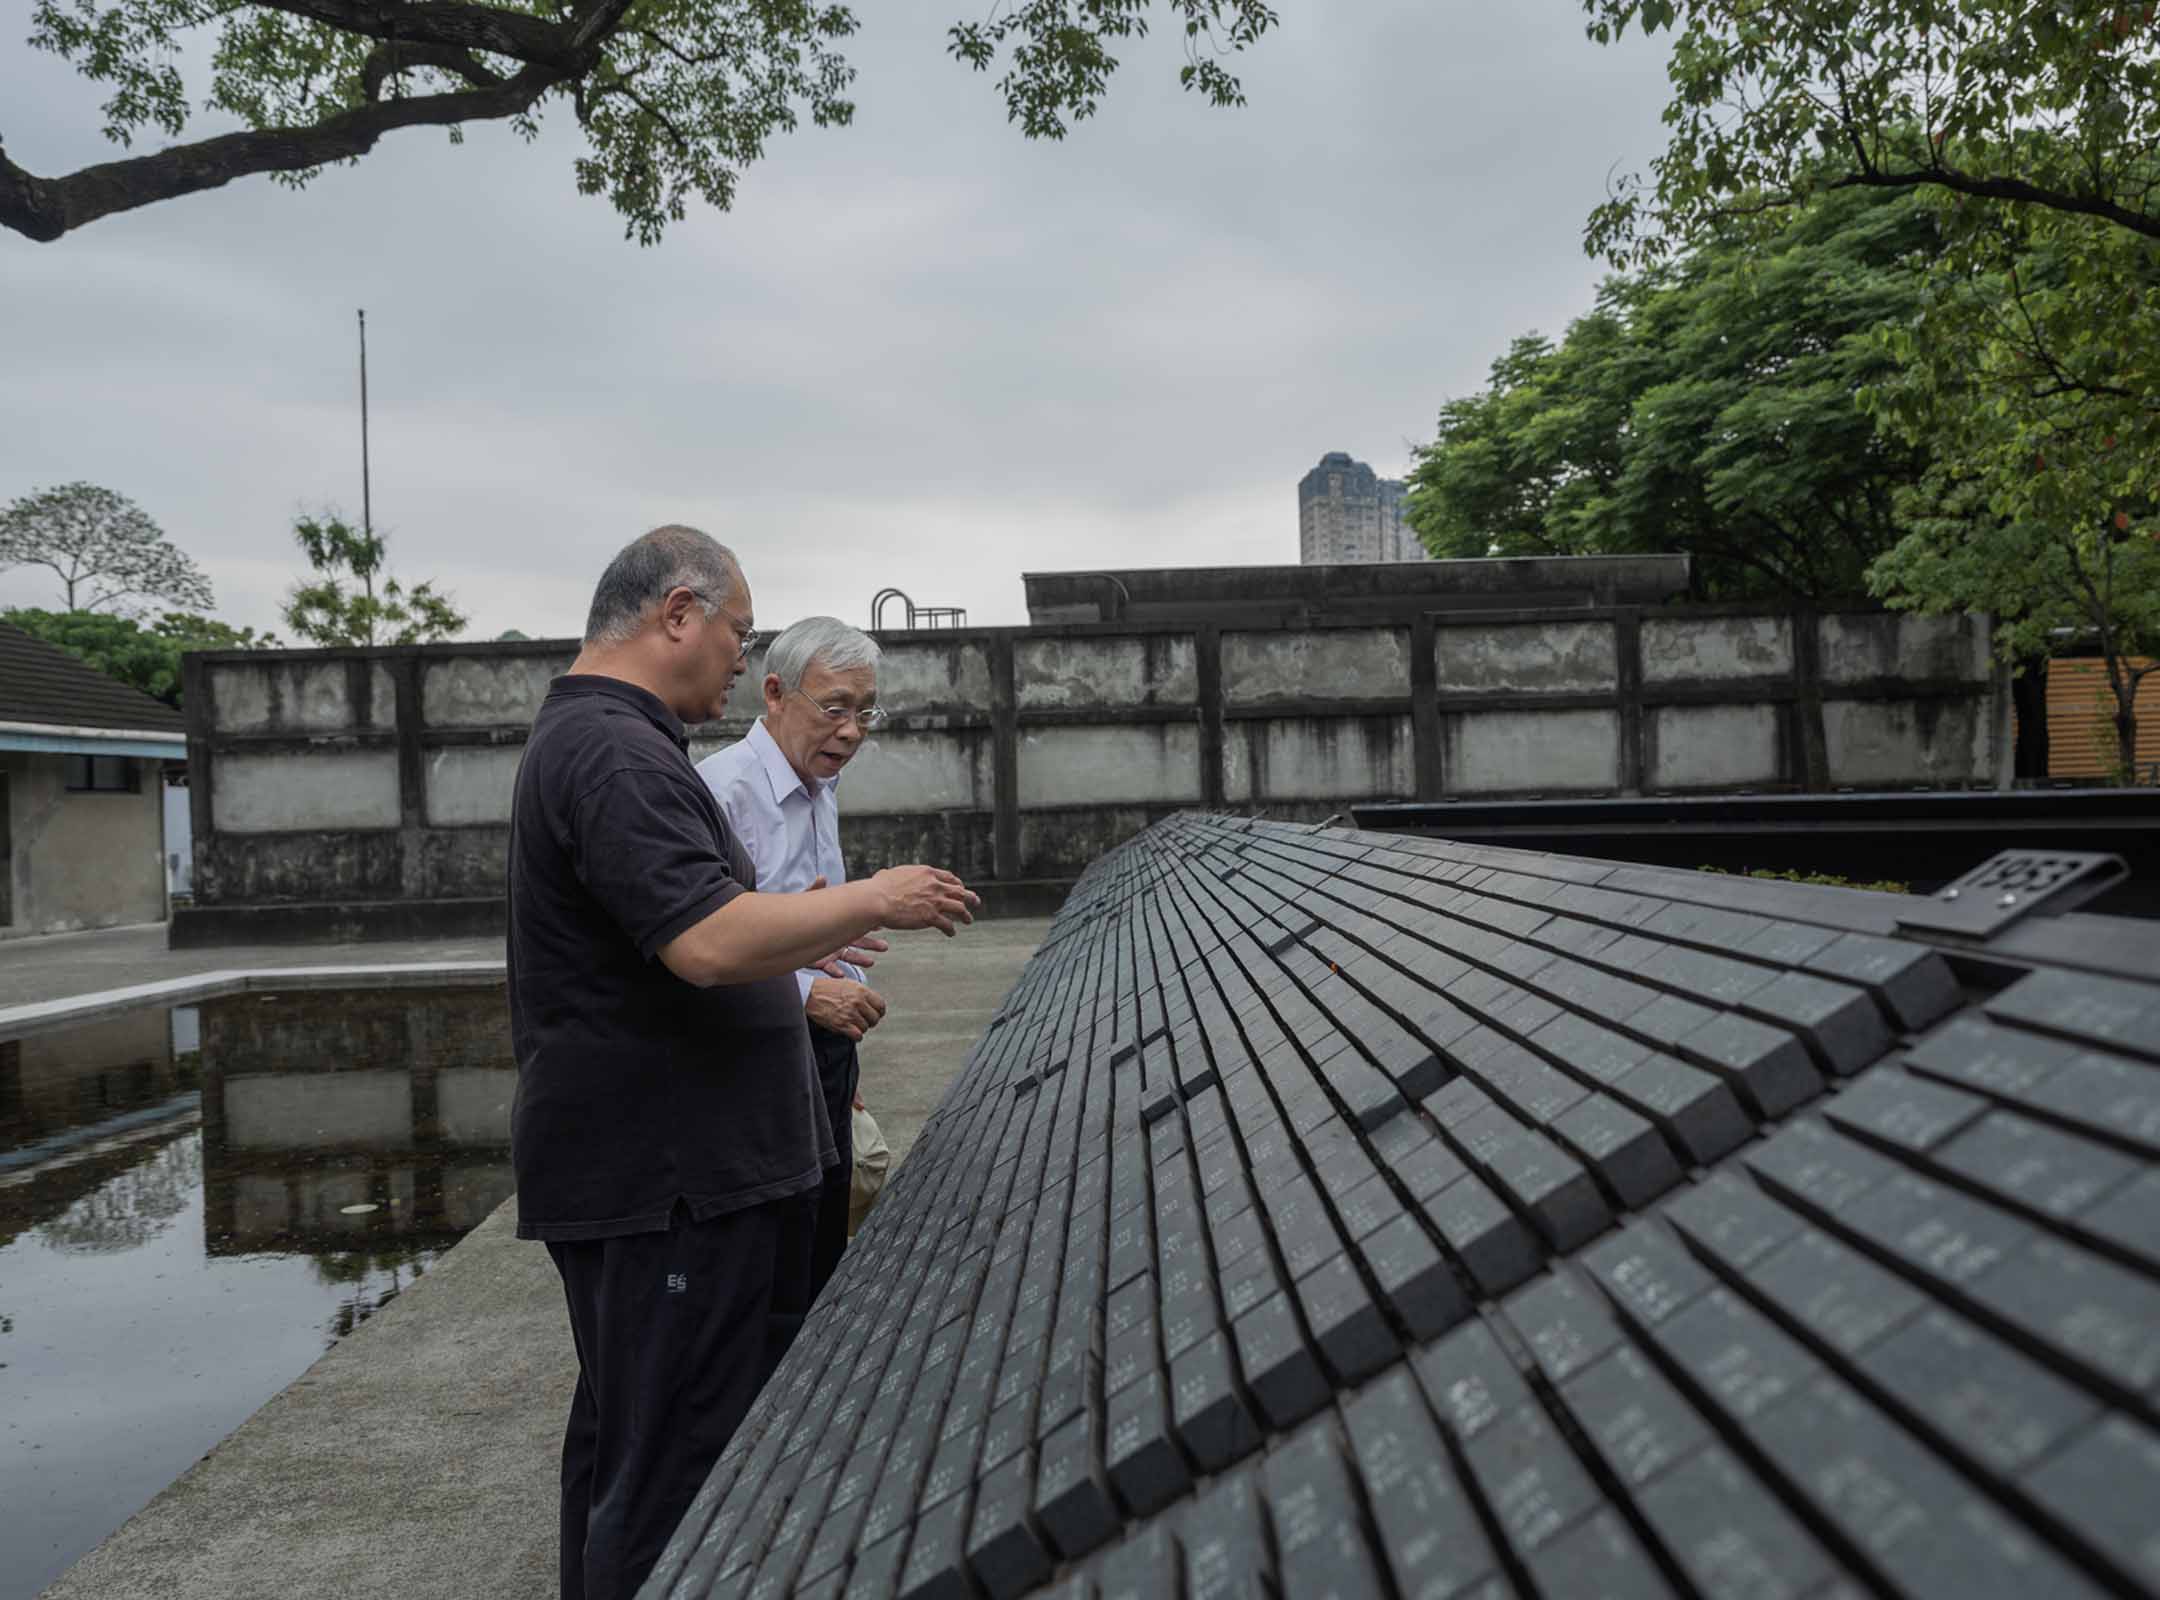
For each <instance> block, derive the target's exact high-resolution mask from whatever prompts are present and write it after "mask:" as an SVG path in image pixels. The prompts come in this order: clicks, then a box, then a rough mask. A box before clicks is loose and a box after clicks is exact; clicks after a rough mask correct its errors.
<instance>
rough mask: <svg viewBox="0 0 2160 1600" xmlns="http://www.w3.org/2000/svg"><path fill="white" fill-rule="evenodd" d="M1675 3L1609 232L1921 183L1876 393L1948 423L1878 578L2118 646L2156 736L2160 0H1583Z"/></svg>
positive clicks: (1590, 234) (2035, 631) (2004, 640)
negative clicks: (2147, 670)
mask: <svg viewBox="0 0 2160 1600" xmlns="http://www.w3.org/2000/svg"><path fill="white" fill-rule="evenodd" d="M1584 10H1585V12H1586V13H1587V14H1588V16H1589V18H1590V22H1589V33H1590V36H1591V38H1592V39H1593V40H1596V41H1598V42H1601V43H1609V42H1610V41H1612V40H1613V39H1615V38H1617V37H1618V36H1619V35H1620V33H1621V32H1622V31H1623V30H1624V29H1625V28H1627V27H1628V26H1629V25H1631V24H1639V25H1640V26H1642V27H1644V28H1645V29H1648V30H1652V31H1658V30H1670V31H1671V32H1672V33H1673V35H1674V39H1673V47H1672V50H1671V52H1670V56H1669V60H1668V66H1667V73H1668V76H1669V78H1670V80H1671V83H1672V86H1673V97H1672V100H1671V103H1670V104H1669V105H1668V106H1667V108H1666V112H1665V122H1666V125H1667V127H1668V129H1669V130H1670V134H1669V139H1668V143H1667V145H1666V148H1665V150H1664V151H1663V152H1662V153H1661V154H1660V155H1658V156H1657V157H1656V158H1655V159H1653V160H1652V162H1651V163H1650V176H1649V177H1648V178H1639V177H1635V176H1628V177H1624V178H1622V179H1621V180H1619V182H1618V183H1616V184H1615V186H1614V188H1613V191H1612V194H1611V196H1610V198H1609V199H1608V201H1607V202H1606V203H1605V204H1604V205H1602V206H1600V207H1599V208H1598V209H1597V210H1596V211H1595V212H1594V213H1592V215H1591V217H1590V220H1589V223H1588V226H1587V228H1586V231H1585V244H1586V247H1587V248H1588V249H1590V250H1591V251H1592V252H1593V253H1602V254H1604V255H1606V256H1607V257H1609V258H1610V259H1612V260H1614V261H1616V262H1635V263H1641V262H1654V261H1658V260H1662V259H1665V258H1666V257H1667V256H1668V255H1670V254H1671V253H1672V252H1673V251H1675V250H1685V249H1686V248H1688V247H1689V246H1690V245H1692V244H1695V243H1698V242H1700V241H1701V240H1703V239H1705V238H1709V237H1712V236H1715V235H1717V234H1720V233H1722V232H1726V231H1730V230H1734V229H1737V230H1740V231H1742V232H1743V233H1744V234H1751V235H1753V236H1758V237H1759V236H1760V234H1761V233H1762V232H1763V231H1764V230H1766V229H1774V228H1776V227H1777V226H1778V225H1779V222H1780V219H1781V218H1783V217H1785V216H1787V215H1789V214H1790V213H1791V212H1792V211H1793V210H1794V209H1795V208H1800V207H1805V206H1807V205H1809V204H1810V203H1811V202H1819V200H1820V199H1821V198H1822V197H1824V196H1827V195H1833V194H1836V193H1838V192H1839V191H1852V190H1861V191H1870V192H1877V193H1880V192H1884V191H1901V192H1906V193H1910V194H1913V195H1915V196H1917V197H1919V198H1920V200H1921V201H1922V202H1923V203H1924V204H1925V205H1926V206H1927V207H1928V209H1929V211H1930V213H1931V214H1932V216H1933V218H1934V220H1935V223H1936V227H1937V230H1938V233H1939V235H1940V240H1941V243H1940V247H1939V248H1938V249H1937V250H1936V251H1935V252H1934V254H1933V255H1932V257H1931V258H1929V260H1928V261H1927V262H1926V263H1925V269H1924V271H1923V272H1922V274H1921V285H1922V298H1921V301H1920V304H1919V306H1918V308H1917V311H1916V312H1915V314H1913V315H1912V316H1909V317H1906V318H1903V319H1899V320H1895V321H1891V322H1887V323H1885V325H1884V326H1883V328H1882V329H1881V331H1880V332H1879V334H1878V339H1879V341H1880V343H1881V345H1882V347H1883V348H1884V349H1885V350H1886V351H1888V352H1889V353H1890V354H1891V355H1892V356H1893V357H1894V359H1895V363H1896V365H1895V368H1894V370H1893V372H1892V373H1891V374H1890V375H1889V376H1887V377H1886V378H1884V379H1883V380H1881V381H1879V382H1876V383H1872V384H1867V385H1864V386H1863V387H1862V388H1861V389H1860V390H1859V392H1858V394H1857V398H1858V399H1859V401H1860V402H1861V404H1862V405H1863V406H1864V407H1866V408H1867V409H1868V410H1870V411H1871V412H1872V413H1873V414H1874V415H1875V416H1877V417H1878V418H1880V419H1881V420H1882V421H1883V423H1884V424H1885V425H1886V427H1887V428H1888V429H1889V430H1890V431H1892V432H1894V433H1895V434H1897V435H1898V436H1899V437H1901V438H1903V439H1905V440H1907V441H1908V442H1911V443H1913V444H1915V445H1921V444H1924V445H1925V447H1926V449H1927V450H1928V452H1929V455H1930V459H1931V466H1930V469H1929V472H1928V474H1927V475H1926V481H1925V482H1924V483H1922V484H1918V485H1913V486H1909V487H1908V488H1907V489H1906V490H1905V491H1903V492H1902V493H1901V495H1900V501H1899V503H1900V506H1901V511H1902V514H1903V515H1904V516H1905V517H1906V519H1907V520H1908V522H1909V523H1910V526H1909V528H1908V530H1907V533H1906V534H1905V536H1904V537H1903V539H1902V540H1901V542H1900V543H1899V544H1898V545H1897V546H1895V547H1894V548H1893V549H1892V550H1891V551H1889V552H1887V553H1886V554H1885V556H1884V558H1883V559H1882V560H1881V561H1880V562H1879V563H1878V564H1877V566H1876V567H1875V569H1874V571H1873V573H1872V576H1871V583H1872V585H1873V587H1874V588H1875V590H1876V591H1877V592H1878V593H1880V594H1882V595H1883V596H1884V598H1885V599H1887V600H1888V601H1889V602H1890V603H1891V604H1892V605H1901V606H1918V607H1921V608H1923V609H1928V610H1937V611H1941V610H1968V609H1969V610H1985V611H1989V612H1992V613H1993V614H1994V615H1995V617H1996V619H1997V622H1998V629H1997V634H1996V638H1997V643H1998V646H1999V648H2000V649H2001V650H2002V651H2003V652H2004V654H2005V655H2006V656H2011V657H2025V658H2028V659H2029V658H2030V657H2031V656H2034V655H2038V654H2042V653H2046V652H2049V651H2054V650H2060V649H2064V648H2092V649H2096V650H2097V651H2098V652H2099V653H2100V655H2101V656H2102V657H2103V659H2104V660H2105V662H2106V665H2107V674H2108V680H2109V684H2110V687H2111V689H2112V690H2113V692H2114V695H2115V701H2116V718H2115V723H2116V731H2117V737H2118V740H2119V752H2120V764H2121V765H2122V766H2123V767H2124V768H2125V770H2126V771H2127V768H2128V764H2129V760H2130V752H2131V751H2132V750H2133V749H2134V740H2135V736H2136V718H2135V712H2134V697H2135V693H2136V687H2137V679H2138V677H2139V675H2140V673H2141V671H2142V670H2144V669H2141V668H2139V667H2138V666H2136V665H2135V664H2134V663H2133V661H2132V656H2133V655H2134V654H2136V653H2140V652H2142V653H2148V654H2149V653H2150V652H2153V651H2155V650H2160V636H2156V631H2160V630H2156V619H2160V560H2156V558H2155V548H2156V547H2155V544H2154V541H2155V540H2156V539H2160V307H2156V305H2155V301H2154V296H2155V292H2156V291H2160V20H2156V14H2155V9H2154V7H2152V6H2150V5H2141V6H2132V5H2123V4H2114V3H2097V0H2050V3H2048V4H2046V5H2032V4H2026V3H2022V0H1748V3H1746V4H1740V3H1736V0H1584Z"/></svg>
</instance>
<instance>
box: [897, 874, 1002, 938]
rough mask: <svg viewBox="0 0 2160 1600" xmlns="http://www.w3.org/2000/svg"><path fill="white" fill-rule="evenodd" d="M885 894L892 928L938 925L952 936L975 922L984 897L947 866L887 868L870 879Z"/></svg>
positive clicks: (948, 935)
mask: <svg viewBox="0 0 2160 1600" xmlns="http://www.w3.org/2000/svg"><path fill="white" fill-rule="evenodd" d="M870 881H871V882H872V883H874V884H875V885H876V886H877V888H878V890H879V892H880V893H881V894H882V895H883V896H884V897H885V915H884V916H883V917H882V918H881V919H880V921H881V923H882V925H883V926H885V927H888V928H935V929H937V930H938V931H939V932H940V933H942V934H944V935H945V937H947V938H948V939H949V938H951V937H952V936H953V934H954V933H955V932H957V931H958V925H959V924H961V923H963V922H973V921H974V920H975V913H976V911H977V910H978V909H980V907H981V906H982V897H981V896H980V895H978V894H976V893H975V892H974V891H973V890H972V889H970V888H969V887H968V886H967V885H966V884H964V883H962V882H961V881H960V880H959V878H957V877H956V876H954V875H953V874H952V873H950V872H947V871H946V870H945V869H944V868H943V867H887V868H886V869H885V870H884V871H883V872H880V873H879V874H878V875H877V876H876V877H874V878H873V879H871V880H870Z"/></svg>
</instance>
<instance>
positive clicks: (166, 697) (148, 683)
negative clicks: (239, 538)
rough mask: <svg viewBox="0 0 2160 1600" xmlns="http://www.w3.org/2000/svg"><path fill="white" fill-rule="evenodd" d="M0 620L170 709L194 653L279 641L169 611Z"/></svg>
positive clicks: (3, 616) (14, 614) (27, 612)
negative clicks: (183, 662)
mask: <svg viewBox="0 0 2160 1600" xmlns="http://www.w3.org/2000/svg"><path fill="white" fill-rule="evenodd" d="M0 620H5V621H7V622H10V623H13V624H14V625H15V626H16V627H18V628H20V629H22V631H23V632H25V633H27V634H30V635H32V636H33V637H35V638H39V639H43V640H44V641H45V642H46V643H47V644H53V645H58V646H59V647H60V648H61V649H63V650H65V651H67V652H68V653H69V654H70V655H73V656H76V657H78V658H80V659H81V660H83V661H86V662H88V663H89V664H90V665H91V666H93V667H95V668H97V670H98V671H100V672H102V673H104V674H105V675H106V676H107V677H109V678H118V679H119V680H120V681H121V682H122V683H125V684H130V685H132V686H134V687H135V688H137V689H140V690H141V691H142V692H143V693H144V694H146V695H149V696H150V697H151V698H153V699H156V700H162V701H164V702H165V703H166V704H167V705H169V706H175V707H177V706H178V705H179V704H180V658H181V656H183V655H184V654H186V653H187V652H188V651H190V650H275V649H276V648H277V647H278V641H277V640H276V639H275V638H274V637H272V636H271V635H269V634H260V633H257V632H255V630H254V629H252V628H235V627H234V626H232V624H230V623H227V622H220V621H218V620H217V619H216V618H215V617H202V616H196V615H194V614H192V613H190V612H184V611H168V612H166V613H165V614H164V615H162V616H160V617H159V618H158V619H157V620H156V621H155V622H151V623H147V624H146V623H143V622H141V621H139V620H137V619H136V618H133V617H116V616H113V615H112V614H111V613H109V612H104V611H42V610H37V609H35V608H23V609H18V610H13V611H5V612H0Z"/></svg>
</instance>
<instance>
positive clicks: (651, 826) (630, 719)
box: [508, 675, 836, 1239]
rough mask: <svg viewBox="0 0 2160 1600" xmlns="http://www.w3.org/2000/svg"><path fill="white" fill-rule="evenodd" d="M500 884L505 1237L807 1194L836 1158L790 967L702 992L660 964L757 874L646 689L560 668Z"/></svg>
mask: <svg viewBox="0 0 2160 1600" xmlns="http://www.w3.org/2000/svg"><path fill="white" fill-rule="evenodd" d="M509 880H510V935H509V953H508V959H509V982H510V1036H511V1043H512V1046H513V1048H514V1050H515V1051H516V1055H517V1068H518V1082H517V1096H516V1099H515V1101H514V1102H513V1104H512V1108H511V1113H510V1148H511V1158H512V1161H513V1164H514V1165H515V1167H516V1169H517V1186H518V1236H519V1237H520V1238H525V1239H598V1238H605V1237H607V1236H609V1235H613V1234H622V1233H641V1232H646V1231H651V1230H657V1229H661V1228H665V1227H667V1226H668V1219H669V1217H670V1216H671V1214H672V1213H673V1211H674V1208H675V1205H676V1203H677V1202H678V1201H680V1202H683V1203H684V1204H685V1205H687V1207H688V1208H689V1211H690V1214H691V1215H692V1216H694V1217H698V1218H701V1219H702V1218H705V1217H711V1216H717V1215H719V1214H720V1213H722V1212H726V1211H734V1210H739V1209H741V1208H743V1207H745V1206H752V1205H757V1204H760V1203H762V1202H764V1201H767V1200H777V1199H781V1198H783V1197H785V1196H788V1195H796V1194H804V1193H807V1192H809V1191H810V1190H812V1189H814V1188H816V1187H817V1186H818V1183H819V1180H820V1177H821V1173H822V1169H823V1168H824V1167H825V1166H826V1165H827V1164H829V1163H831V1162H833V1161H834V1160H835V1159H836V1157H835V1155H834V1149H833V1137H832V1129H831V1124H830V1121H829V1119H828V1118H827V1116H826V1112H825V1100H824V1096H823V1095H822V1094H820V1093H819V1090H818V1079H817V1069H816V1066H815V1063H814V1061H813V1059H812V1057H811V1054H810V1039H809V1033H808V1030H807V1029H806V1027H805V1025H804V1022H803V1007H802V994H801V991H800V990H799V989H798V988H797V986H796V982H795V975H794V974H793V973H792V972H783V973H780V974H778V975H777V976H775V977H771V978H765V979H761V980H760V981H758V982H756V983H742V984H730V985H723V986H720V987H717V988H711V989H700V988H697V987H696V986H694V985H692V984H688V983H685V982H683V980H682V979H680V978H678V977H676V976H675V974H674V973H672V972H670V971H669V970H668V969H667V967H666V965H665V964H664V963H663V962H661V960H660V959H659V957H658V954H657V952H658V951H659V949H660V948H661V946H663V945H665V944H667V943H668V942H669V941H670V940H672V939H673V938H674V937H675V936H676V935H677V934H680V933H682V932H684V931H685V930H686V929H688V928H690V927H692V926H694V925H695V924H696V923H698V922H700V921H702V920H703V919H704V918H706V917H708V916H710V915H712V913H713V912H715V911H717V910H719V909H720V908H721V907H722V906H724V905H726V904H727V903H728V902H729V901H730V900H732V899H733V898H734V897H735V896H736V895H738V894H741V893H742V892H743V891H744V890H746V889H751V888H754V887H755V886H756V881H757V880H756V873H755V870H754V868H753V867H752V866H751V864H750V860H749V858H748V856H747V855H745V854H744V852H743V850H742V847H741V846H740V845H739V844H737V843H736V841H735V838H734V836H733V835H732V834H731V833H730V832H729V831H728V826H727V819H726V817H725V816H723V815H722V814H721V811H720V807H719V805H718V804H717V803H716V802H715V801H714V800H713V797H712V792H711V791H710V790H708V789H707V788H706V787H705V784H704V782H703V780H701V779H700V778H699V777H698V775H697V769H696V768H694V767H693V766H692V765H691V764H690V757H689V740H688V738H687V737H686V736H685V734H684V731H683V725H682V722H681V719H679V718H678V717H676V715H675V714H674V713H673V712H672V711H670V710H669V709H668V708H667V706H666V705H665V704H663V703H662V702H661V700H660V699H659V697H658V696H656V695H653V694H649V693H647V692H646V691H645V690H643V689H641V688H638V687H637V686H636V685H635V684H630V683H624V682H623V681H621V680H620V679H617V678H606V677H597V676H591V675H571V676H565V677H561V678H557V679H556V680H555V682H554V684H553V685H552V686H551V687H550V689H549V690H548V696H547V699H546V700H545V701H544V702H542V704H541V707H540V712H539V715H538V716H537V717H535V718H534V719H533V729H532V738H531V739H530V741H529V742H528V743H527V744H526V746H525V754H524V759H523V761H522V762H521V763H520V765H519V767H518V775H517V787H516V791H515V794H514V797H513V799H512V802H511V811H510V862H509Z"/></svg>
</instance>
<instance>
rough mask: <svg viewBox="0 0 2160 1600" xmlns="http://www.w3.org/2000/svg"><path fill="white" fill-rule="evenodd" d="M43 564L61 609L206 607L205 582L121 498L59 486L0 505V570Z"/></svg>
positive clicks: (89, 487)
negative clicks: (136, 604)
mask: <svg viewBox="0 0 2160 1600" xmlns="http://www.w3.org/2000/svg"><path fill="white" fill-rule="evenodd" d="M8 567H48V568H50V569H51V570H52V572H53V575H54V576H55V577H57V578H58V579H59V580H60V600H61V609H62V610H63V611H110V610H116V609H121V602H122V601H144V600H170V601H172V602H174V603H176V604H178V605H183V606H192V607H207V606H210V605H212V604H214V603H215V602H214V601H213V599H212V596H211V593H210V580H209V579H208V578H206V577H204V576H203V573H202V569H201V568H200V567H198V566H196V565H195V562H194V561H193V559H192V558H191V557H189V556H188V554H187V553H186V552H185V551H183V550H182V549H180V548H179V546H177V545H175V544H174V543H173V542H172V541H171V540H169V539H167V538H166V537H165V535H164V534H163V533H162V532H161V531H160V530H159V528H158V525H157V524H156V523H155V522H153V521H151V519H150V516H149V513H147V512H145V511H144V510H143V509H142V507H140V506H138V505H137V504H136V503H135V502H134V501H132V500H130V499H129V498H128V497H127V496H126V495H124V494H115V493H114V492H113V491H112V490H110V489H101V488H99V487H98V486H97V485H96V484H94V483H63V484H61V485H60V486H59V487H58V488H56V489H43V490H40V491H39V492H38V493H36V494H30V495H25V496H23V498H21V499H20V500H16V501H13V502H11V503H10V504H8V505H6V506H0V569H5V568H8Z"/></svg>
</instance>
